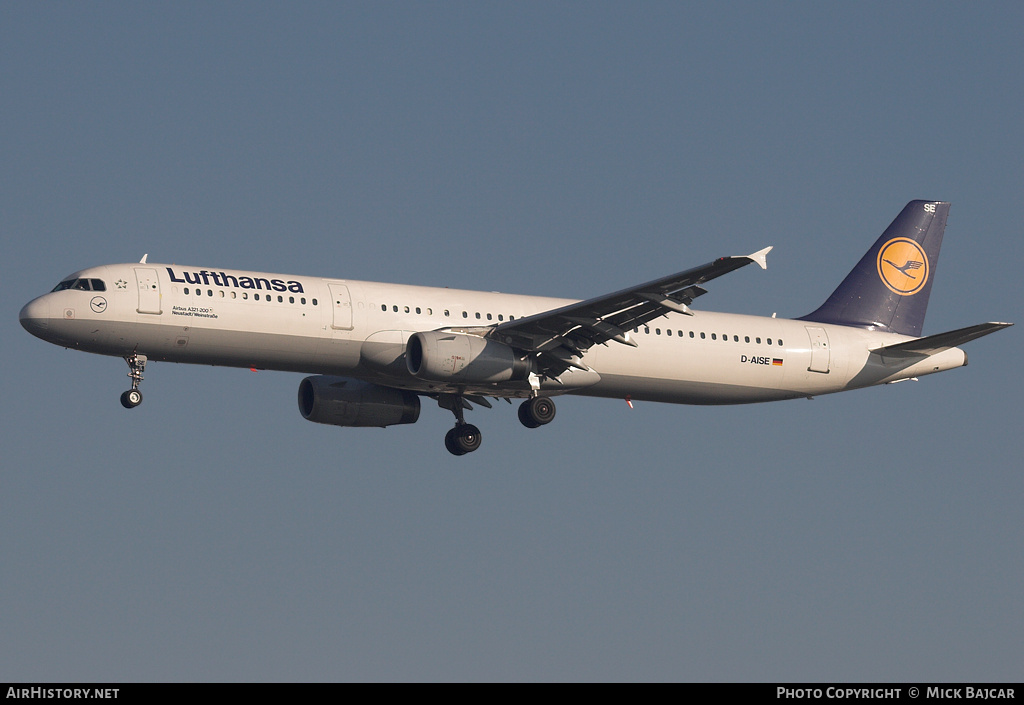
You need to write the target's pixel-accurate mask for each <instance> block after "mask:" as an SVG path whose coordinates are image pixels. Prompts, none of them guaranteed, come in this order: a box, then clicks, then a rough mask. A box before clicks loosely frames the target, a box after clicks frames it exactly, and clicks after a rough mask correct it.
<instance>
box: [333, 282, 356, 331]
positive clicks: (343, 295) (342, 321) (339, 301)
mask: <svg viewBox="0 0 1024 705" xmlns="http://www.w3.org/2000/svg"><path fill="white" fill-rule="evenodd" d="M327 286H328V287H330V289H331V309H332V311H333V312H334V318H333V319H332V320H331V328H334V329H335V330H352V296H351V295H350V294H349V291H348V287H347V286H345V285H344V284H337V283H334V282H328V284H327Z"/></svg>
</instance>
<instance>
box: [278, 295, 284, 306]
mask: <svg viewBox="0 0 1024 705" xmlns="http://www.w3.org/2000/svg"><path fill="white" fill-rule="evenodd" d="M277 303H279V304H283V303H284V297H283V296H278V297H277Z"/></svg>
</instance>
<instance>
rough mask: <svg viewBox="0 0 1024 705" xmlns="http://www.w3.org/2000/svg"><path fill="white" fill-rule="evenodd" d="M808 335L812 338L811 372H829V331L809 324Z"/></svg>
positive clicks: (809, 368) (809, 367)
mask: <svg viewBox="0 0 1024 705" xmlns="http://www.w3.org/2000/svg"><path fill="white" fill-rule="evenodd" d="M807 335H808V336H810V338H811V364H810V365H809V366H808V367H807V369H808V370H809V371H811V372H824V373H826V374H827V373H828V365H829V360H830V359H831V355H832V354H831V352H830V351H829V349H828V333H826V332H825V329H824V328H815V327H813V326H807Z"/></svg>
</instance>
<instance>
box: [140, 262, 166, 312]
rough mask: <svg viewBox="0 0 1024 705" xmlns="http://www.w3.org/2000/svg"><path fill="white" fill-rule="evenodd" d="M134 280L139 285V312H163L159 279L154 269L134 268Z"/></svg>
mask: <svg viewBox="0 0 1024 705" xmlns="http://www.w3.org/2000/svg"><path fill="white" fill-rule="evenodd" d="M135 281H136V283H137V284H138V286H139V308H138V309H137V310H138V312H139V313H155V314H160V313H163V309H162V308H161V301H160V279H159V278H157V274H156V270H155V269H146V268H143V267H136V268H135Z"/></svg>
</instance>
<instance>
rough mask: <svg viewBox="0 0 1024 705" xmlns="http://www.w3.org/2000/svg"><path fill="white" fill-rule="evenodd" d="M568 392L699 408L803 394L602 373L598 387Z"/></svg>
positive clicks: (761, 388) (794, 396)
mask: <svg viewBox="0 0 1024 705" xmlns="http://www.w3.org/2000/svg"><path fill="white" fill-rule="evenodd" d="M570 393H572V394H579V395H584V396H594V397H609V398H621V399H625V398H626V397H629V399H630V400H633V401H657V402H665V403H670V404H699V405H717V404H751V403H756V402H763V401H777V400H780V399H796V398H799V397H801V396H804V394H801V393H800V392H797V391H793V390H786V389H772V388H766V387H756V386H748V385H743V384H738V383H727V382H714V381H701V380H683V379H666V378H655V377H646V376H644V377H637V376H632V375H610V374H607V373H602V375H601V382H600V383H599V384H597V385H595V386H593V387H588V388H586V389H583V390H579V391H575V392H570Z"/></svg>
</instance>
